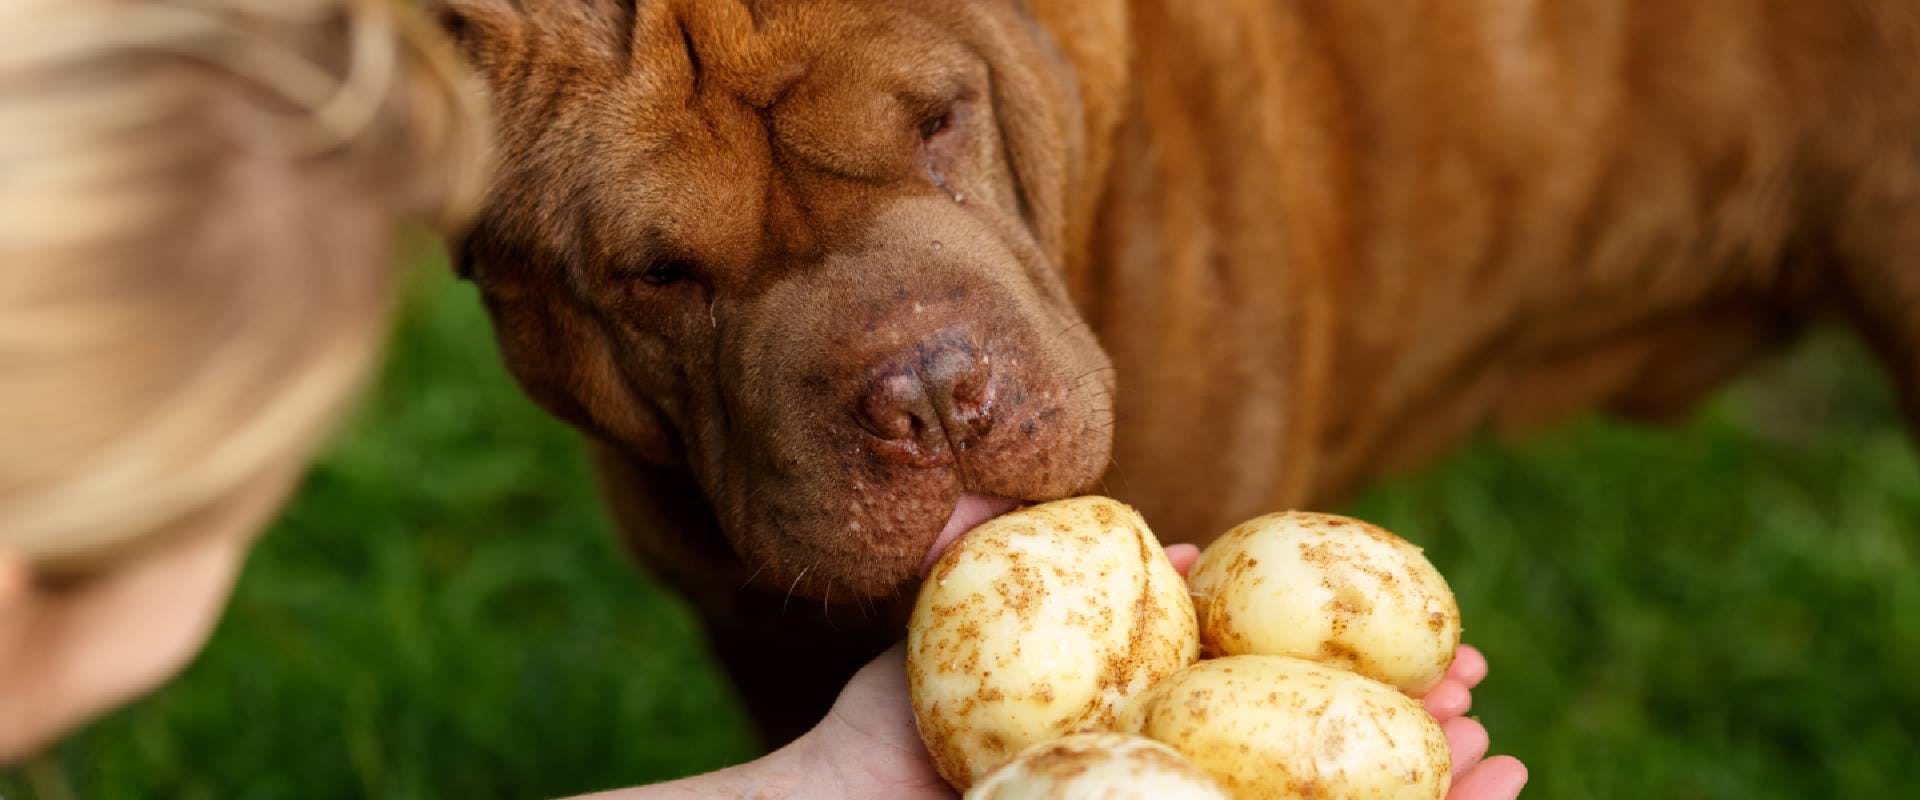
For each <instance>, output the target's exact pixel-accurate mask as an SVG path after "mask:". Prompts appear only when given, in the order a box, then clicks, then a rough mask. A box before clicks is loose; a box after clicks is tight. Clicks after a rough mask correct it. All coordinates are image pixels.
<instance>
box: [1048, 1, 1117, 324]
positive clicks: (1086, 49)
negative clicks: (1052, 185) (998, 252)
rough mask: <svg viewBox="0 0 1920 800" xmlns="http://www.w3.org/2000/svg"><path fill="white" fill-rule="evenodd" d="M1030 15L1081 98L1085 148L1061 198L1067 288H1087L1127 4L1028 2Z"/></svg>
mask: <svg viewBox="0 0 1920 800" xmlns="http://www.w3.org/2000/svg"><path fill="white" fill-rule="evenodd" d="M1024 5H1025V6H1026V10H1027V13H1028V15H1029V16H1030V17H1031V18H1032V20H1033V22H1034V24H1035V25H1037V26H1038V27H1039V28H1040V29H1041V30H1042V31H1044V32H1045V33H1046V34H1047V35H1049V36H1051V37H1052V38H1053V40H1054V41H1055V42H1057V43H1058V45H1059V48H1060V54H1061V55H1062V56H1064V57H1065V58H1066V60H1067V62H1068V63H1069V64H1070V65H1072V72H1073V79H1074V83H1075V86H1076V88H1077V89H1078V93H1079V97H1080V109H1081V128H1082V130H1084V131H1085V133H1084V135H1083V136H1082V141H1083V148H1084V149H1083V150H1082V152H1081V157H1080V158H1079V159H1078V160H1079V162H1080V163H1079V165H1078V167H1077V169H1076V170H1075V172H1076V173H1077V175H1078V177H1077V179H1075V180H1074V181H1073V182H1072V184H1071V185H1069V186H1068V194H1067V197H1066V198H1065V212H1066V220H1065V226H1066V227H1065V231H1064V235H1065V243H1066V251H1065V254H1064V256H1063V257H1064V259H1065V264H1064V267H1065V268H1066V272H1067V286H1068V287H1069V289H1071V290H1072V291H1073V292H1074V294H1075V295H1076V296H1079V295H1081V293H1082V292H1083V291H1085V290H1086V289H1087V286H1088V282H1089V276H1088V273H1087V270H1088V265H1089V263H1090V262H1091V258H1092V253H1091V252H1090V250H1091V241H1092V237H1093V225H1094V216H1095V214H1096V213H1097V212H1098V211H1099V208H1098V205H1099V198H1100V195H1101V193H1102V192H1103V191H1105V188H1106V187H1105V185H1104V179H1105V177H1106V174H1107V167H1108V166H1109V165H1111V164H1112V161H1113V148H1114V139H1115V136H1116V135H1117V133H1118V131H1119V128H1120V120H1121V118H1122V117H1123V115H1124V114H1125V113H1126V105H1127V82H1128V78H1129V70H1128V67H1129V65H1130V64H1131V63H1132V44H1131V42H1132V36H1131V33H1130V27H1129V25H1128V14H1127V3H1126V0H1026V2H1025V3H1024Z"/></svg>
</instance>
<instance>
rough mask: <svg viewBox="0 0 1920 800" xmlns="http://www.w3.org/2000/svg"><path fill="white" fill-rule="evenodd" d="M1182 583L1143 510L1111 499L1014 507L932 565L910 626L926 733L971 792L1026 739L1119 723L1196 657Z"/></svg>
mask: <svg viewBox="0 0 1920 800" xmlns="http://www.w3.org/2000/svg"><path fill="white" fill-rule="evenodd" d="M1198 655H1199V634H1198V631H1197V629H1196V627H1195V622H1194V614H1193V604H1192V601H1191V600H1190V599H1189V597H1188V596H1187V588H1186V585H1185V583H1184V582H1183V581H1182V580H1181V579H1180V575H1179V574H1178V573H1176V572H1174V570H1173V565H1172V564H1171V563H1169V562H1168V561H1167V558H1166V555H1165V553H1164V552H1163V551H1162V550H1161V548H1160V543H1159V542H1158V541H1157V540H1156V539H1154V536H1153V533H1152V531H1150V530H1148V529H1147V526H1146V523H1145V522H1144V521H1143V520H1141V518H1140V515H1139V514H1138V513H1136V512H1135V511H1134V510H1133V509H1131V508H1128V507H1127V506H1125V505H1122V504H1120V503H1118V502H1115V501H1113V500H1109V499H1106V498H1103V497H1082V498H1074V499H1071V500H1062V501H1058V502H1053V503H1046V504H1042V505H1038V506H1034V507H1031V508H1028V509H1024V510H1020V511H1016V512H1013V513H1011V514H1006V515H1003V516H1001V517H999V518H997V519H994V520H991V521H989V522H987V523H985V524H983V525H981V526H980V527H978V528H975V529H974V530H973V531H972V532H970V533H968V534H967V535H966V536H964V537H962V538H961V539H960V541H958V542H956V543H954V544H953V546H952V547H950V548H949V549H948V550H947V552H946V553H944V554H942V556H941V557H940V560H939V561H938V562H937V563H935V564H934V567H933V570H932V573H931V574H930V575H929V576H928V578H927V581H926V583H925V585H923V586H922V587H921V590H920V596H919V598H918V600H917V601H916V603H915V605H914V610H913V617H912V619H911V620H910V621H909V623H908V631H907V682H908V688H909V691H910V693H911V695H912V701H913V711H914V720H915V723H916V724H917V725H918V726H919V729H920V738H921V739H922V740H923V741H924V742H925V743H926V745H927V751H928V753H929V754H930V755H931V756H932V757H933V763H934V766H935V767H936V768H937V769H938V770H939V772H940V775H941V777H943V778H945V779H946V780H947V782H948V783H950V784H952V785H953V786H954V787H955V788H957V789H962V790H964V789H965V788H967V787H968V786H969V785H971V784H972V783H973V782H974V781H976V780H978V779H979V778H980V777H981V776H983V775H985V774H986V773H987V772H988V771H990V770H992V769H993V768H995V767H998V766H1000V765H1001V764H1004V763H1006V762H1007V761H1009V760H1011V759H1012V758H1013V756H1014V755H1015V754H1016V753H1018V752H1020V751H1021V750H1023V749H1025V748H1027V747H1029V746H1031V745H1033V744H1036V743H1039V742H1042V741H1047V740H1050V739H1056V738H1059V737H1061V736H1063V735H1066V734H1069V733H1074V732H1079V731H1088V730H1109V729H1111V728H1112V727H1113V726H1114V725H1115V724H1116V723H1117V721H1118V718H1119V714H1120V712H1121V711H1122V710H1123V709H1124V707H1125V705H1126V704H1127V703H1128V701H1130V700H1131V699H1132V698H1134V697H1136V696H1138V695H1139V694H1141V693H1143V692H1145V691H1146V690H1147V689H1148V688H1149V687H1150V686H1152V685H1153V684H1154V683H1156V682H1158V681H1159V680H1160V679H1162V678H1165V677H1166V676H1168V675H1171V674H1173V673H1174V672H1176V671H1178V670H1180V669H1181V668H1183V667H1185V666H1187V665H1188V664H1191V663H1193V662H1194V660H1195V659H1196V658H1197V657H1198Z"/></svg>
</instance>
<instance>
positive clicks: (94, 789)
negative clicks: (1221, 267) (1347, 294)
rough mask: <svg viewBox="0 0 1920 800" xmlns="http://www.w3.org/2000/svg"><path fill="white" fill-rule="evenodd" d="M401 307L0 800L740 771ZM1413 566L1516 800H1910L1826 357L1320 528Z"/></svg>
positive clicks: (556, 477) (1433, 477) (1505, 453)
mask: <svg viewBox="0 0 1920 800" xmlns="http://www.w3.org/2000/svg"><path fill="white" fill-rule="evenodd" d="M419 261H420V262H421V263H420V264H419V265H418V266H417V267H416V268H415V269H413V270H412V271H411V272H410V273H409V277H410V282H411V284H412V285H411V287H410V289H409V292H408V296H409V303H408V308H407V312H406V314H405V316H404V318H403V319H402V320H401V322H400V325H399V329H398V336H397V338H396V339H395V340H394V343H393V345H392V348H391V352H390V358H389V361H388V367H387V369H386V372H385V377H384V379H383V380H382V382H381V383H380V385H379V386H378V387H377V389H376V391H375V392H374V393H373V394H372V395H371V396H370V397H369V398H368V399H367V401H366V402H365V403H364V404H363V407H362V410H361V412H360V413H359V414H358V416H357V419H356V420H355V422H354V424H353V425H352V426H351V428H350V429H349V431H348V432H347V434H346V435H344V436H342V437H340V438H339V439H338V440H337V442H336V443H335V445H334V446H333V447H332V448H331V450H330V451H329V454H328V455H327V457H326V458H325V459H324V460H323V461H321V462H320V463H319V465H318V466H317V467H316V468H315V469H314V470H313V471H312V473H311V474H310V476H309V477H308V479H307V482H306V485H305V487H304V489H303V490H302V492H301V494H300V496H299V499H298V501H297V502H296V503H295V504H294V505H293V506H292V507H291V509H290V510H289V511H288V513H286V515H285V516H284V517H282V519H281V520H280V522H279V523H278V524H277V525H276V526H275V527H274V529H273V530H272V532H271V533H270V534H268V536H267V537H266V539H265V541H264V542H263V543H262V545H261V546H260V547H259V548H258V549H257V550H256V551H255V555H254V557H253V559H252V561H251V562H250V564H249V566H248V568H247V571H246V574H245V576H244V577H243V579H242V581H241V583H240V586H239V589H238V592H237V595H236V597H235V601H234V603H233V605H232V606H231V608H230V609H229V610H228V612H227V614H226V617H225V619H224V621H223V622H222V623H221V625H220V627H219V629H218V631H217V632H216V634H215V636H214V639H213V641H212V644H211V646H210V647H209V648H208V649H207V651H206V652H205V654H203V655H202V656H201V657H200V658H199V660H198V661H197V662H195V663H194V665H193V666H192V667H191V668H190V669H188V671H187V672H186V673H185V674H184V675H183V676H182V677H181V678H180V679H179V680H177V681H175V682H174V683H173V684H172V685H170V686H169V687H167V688H166V689H164V690H162V691H161V692H159V693H158V694H156V695H154V696H152V697H150V698H147V699H145V700H142V701H140V702H138V703H136V704H134V705H133V706H131V707H129V708H127V709H125V710H123V711H120V712H118V713H116V714H114V715H113V716H111V717H109V718H107V719H105V720H103V721H101V722H98V723H96V724H94V725H92V726H90V727H89V728H87V729H86V730H85V731H83V732H82V733H80V734H79V735H76V736H74V737H72V738H71V739H69V740H68V741H67V742H66V743H65V744H63V745H62V746H61V748H60V749H59V750H58V751H57V752H54V753H52V754H50V755H49V756H47V757H44V758H42V759H40V760H39V761H37V762H34V763H32V764H30V765H28V766H25V767H23V768H20V769H17V770H14V771H11V772H0V797H4V798H7V799H8V800H15V799H17V798H47V799H48V800H55V799H58V800H64V799H65V798H70V797H77V798H122V797H141V798H146V797H168V798H216V797H217V798H307V797H324V798H334V797H358V796H365V797H381V798H429V797H433V798H437V797H466V798H483V797H502V798H535V797H550V796H555V795H563V794H569V793H578V792H585V791H590V790H597V789H606V788H612V787H618V786H625V785H632V784H639V783H646V782H651V781H657V780H661V779H665V778H671V777H676V776H680V775H685V774H689V773H695V772H701V771H705V770H709V769H712V768H715V767H719V766H722V765H725V764H729V763H733V762H737V761H739V760H742V759H744V758H746V757H748V756H750V755H751V754H752V743H751V740H750V738H749V735H748V729H747V726H746V722H745V718H744V716H743V714H742V712H741V710H740V709H739V707H738V706H737V704H736V701H735V699H734V698H733V697H732V695H731V694H730V690H729V689H728V688H727V687H726V686H725V685H723V684H722V682H721V681H720V680H719V679H718V677H717V675H716V670H715V667H714V666H713V665H712V663H711V662H710V659H709V657H708V655H707V653H706V652H705V651H704V649H703V645H702V644H701V641H700V638H699V631H698V630H697V628H696V627H695V624H694V623H693V621H692V620H691V618H690V617H689V614H688V611H687V609H686V607H685V606H684V605H683V604H682V603H681V602H680V601H679V600H678V599H676V598H674V597H672V596H671V595H669V594H667V593H666V592H664V591H663V590H662V589H660V588H658V587H656V586H655V585H653V584H652V583H651V582H650V581H649V580H648V579H647V578H646V577H645V575H644V574H642V573H639V572H637V571H636V570H635V569H634V568H633V567H632V566H631V565H630V564H629V563H628V562H627V561H626V560H625V557H624V556H623V555H622V554H621V553H620V552H619V551H618V549H617V548H616V546H615V544H614V543H613V541H612V539H611V537H610V535H609V533H608V530H609V529H608V524H607V522H606V520H605V519H604V517H603V516H602V514H601V511H600V507H599V504H598V502H597V501H596V499H595V494H594V489H593V486H592V481H591V478H590V474H589V471H588V469H587V467H586V463H585V459H584V457H583V455H582V453H581V452H580V448H579V447H578V446H577V445H576V442H575V439H574V436H573V435H572V434H571V433H569V432H568V431H567V430H566V429H564V428H562V427H561V425H560V424H559V423H557V422H554V421H552V420H551V419H549V418H548V417H547V416H545V415H544V414H542V413H540V412H539V411H537V410H536V409H535V408H534V407H533V406H532V405H531V404H530V403H528V402H527V401H526V400H524V399H523V398H522V396H521V395H520V394H519V392H518V390H517V389H516V388H515V387H514V386H513V384H512V383H511V381H510V379H509V378H508V376H507V375H506V373H505V371H504V370H503V369H502V367H501V365H500V361H499V358H498V356H497V355H496V353H495V351H494V345H493V342H492V339H491V334H490V332H489V330H488V328H487V324H486V321H485V318H484V316H483V314H482V312H481V310H480V308H479V304H478V302H477V300H476V298H475V296H474V292H473V290H472V288H471V287H469V286H466V285H463V284H458V283H455V282H454V281H453V280H452V279H451V278H449V277H448V275H447V271H446V269H445V267H444V266H443V265H442V264H441V263H439V261H438V259H437V257H430V258H422V259H419ZM1343 510H1344V511H1347V512H1349V513H1354V514H1357V515H1359V516H1363V517H1366V518H1369V519H1372V520H1374V521H1376V522H1380V523H1382V524H1385V525H1387V526H1388V527H1390V528H1392V529H1394V530H1396V531H1398V532H1399V533H1401V534H1402V535H1404V536H1406V537H1407V538H1409V539H1412V540H1414V541H1415V542H1416V543H1418V544H1421V545H1423V546H1425V547H1426V548H1427V549H1428V553H1429V554H1430V555H1431V556H1432V558H1433V560H1434V562H1435V563H1436V564H1437V565H1438V566H1439V567H1440V569H1441V571H1442V572H1444V573H1445V574H1446V576H1447V577H1448V579H1449V580H1450V581H1451V582H1452V584H1453V587H1454V589H1455V591H1456V592H1457V593H1458V594H1459V598H1460V602H1461V607H1462V612H1463V614H1464V616H1465V620H1466V629H1467V637H1468V639H1469V640H1470V641H1471V642H1473V643H1474V644H1476V645H1478V646H1480V647H1481V648H1482V649H1484V650H1485V651H1486V653H1487V655H1488V657H1489V658H1490V659H1491V661H1492V663H1493V674H1492V677H1491V678H1490V679H1489V680H1488V681H1487V682H1486V683H1485V684H1484V685H1483V686H1482V687H1481V689H1480V690H1479V691H1478V692H1477V693H1476V695H1475V703H1474V706H1475V713H1476V714H1477V715H1478V716H1479V717H1480V718H1481V719H1482V720H1483V721H1484V722H1485V723H1486V724H1487V727H1488V728H1489V729H1490V731H1491V732H1492V735H1493V749H1494V750H1495V751H1496V752H1507V753H1513V754H1515V755H1518V756H1520V757H1521V758H1523V759H1525V760H1526V761H1527V763H1528V764H1529V765H1530V767H1531V768H1532V774H1533V779H1532V783H1531V784H1530V786H1529V789H1528V793H1527V796H1529V797H1540V798H1589V797H1591V798H1620V797H1661V798H1696V797H1697V798H1735V797H1737V798H1804V797H1899V796H1910V792H1911V791H1912V787H1913V786H1914V785H1916V784H1920V759H1916V758H1915V757H1914V754H1915V753H1916V752H1920V680H1916V679H1915V676H1917V675H1920V581H1917V580H1915V577H1914V576H1915V574H1916V573H1915V569H1914V567H1915V555H1914V546H1915V538H1916V537H1915V536H1914V535H1913V531H1916V530H1920V460H1916V457H1915V453H1914V450H1913V448H1912V446H1911V445H1910V443H1909V439H1908V437H1907V433H1906V431H1905V430H1904V428H1903V426H1902V424H1901V421H1900V419H1899V417H1898V415H1897V414H1896V412H1895V409H1894V407H1893V402H1892V399H1891V396H1890V394H1889V390H1888V388H1887V386H1886V385H1885V383H1884V381H1883V380H1882V378H1881V377H1880V375H1879V373H1878V371H1877V369H1876V368H1875V367H1874V366H1873V365H1872V362H1871V360H1870V359H1869V358H1868V357H1867V355H1866V354H1865V353H1863V352H1862V350H1861V348H1860V347H1859V345H1858V344H1857V343H1856V342H1854V341H1853V340H1852V339H1851V338H1850V337H1848V336H1846V335H1844V334H1842V333H1839V332H1835V331H1823V332H1818V333H1816V334H1815V335H1813V336H1811V337H1809V339H1808V340H1807V341H1806V342H1805V343H1804V344H1803V345H1802V346H1800V347H1798V348H1796V349H1795V350H1794V351H1793V352H1792V353H1791V354H1789V355H1788V356H1787V357H1785V358H1782V359H1779V360H1777V361H1775V362H1773V363H1770V364H1768V365H1766V366H1765V367H1764V368H1763V369H1761V370H1758V371H1757V372H1756V373H1754V374H1753V375H1751V376H1750V377H1749V378H1747V379H1746V380H1744V381H1743V382H1741V384H1740V385H1738V386H1737V387H1735V388H1734V389H1732V390H1730V391H1727V392H1725V393H1723V394H1722V395H1721V396H1719V397H1718V398H1716V399H1715V400H1714V401H1713V402H1712V403H1711V404H1710V405H1709V406H1707V407H1706V408H1703V409H1702V410H1701V411H1700V412H1699V413H1698V414H1696V415H1694V416H1693V417H1692V418H1690V419H1689V420H1687V421H1686V422H1685V423H1684V424H1681V425H1679V426H1676V427H1673V428H1649V427H1643V426H1637V425H1633V424H1627V423H1623V422H1619V421H1615V420H1608V419H1604V418H1589V419H1585V420H1581V421H1579V422H1576V423H1575V424H1573V425H1571V426H1569V427H1567V428H1564V429H1561V430H1559V431H1557V432H1554V433H1551V434H1549V435H1546V436H1543V437H1540V438H1536V439H1530V440H1528V441H1526V442H1524V443H1522V444H1519V445H1513V446H1509V445H1502V444H1499V443H1494V442H1481V443H1478V444H1476V445H1474V446H1472V447H1470V448H1469V449H1467V450H1466V451H1465V452H1462V453H1459V454H1456V455H1455V456H1454V457H1452V458H1450V459H1449V460H1447V461H1445V462H1443V463H1440V464H1438V465H1436V466H1434V467H1432V468H1430V469H1427V470H1424V471H1422V472H1420V473H1418V474H1414V475H1409V476H1406V477H1403V478H1401V479H1398V480H1395V481H1393V482H1390V483H1388V484H1386V485H1383V486H1380V487H1378V488H1377V489H1375V490H1374V491H1372V492H1370V493H1368V494H1367V495H1366V496H1365V497H1364V498H1363V499H1362V500H1360V501H1359V502H1358V503H1357V504H1356V505H1354V506H1352V507H1350V508H1347V509H1343Z"/></svg>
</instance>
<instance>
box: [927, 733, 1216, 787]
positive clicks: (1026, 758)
mask: <svg viewBox="0 0 1920 800" xmlns="http://www.w3.org/2000/svg"><path fill="white" fill-rule="evenodd" d="M965 800H1227V793H1226V792H1224V791H1221V789H1220V786H1219V784H1217V783H1214V781H1213V779H1212V778H1210V777H1207V773H1205V772H1202V771H1200V768H1199V767H1196V766H1194V765H1193V763H1192V762H1190V761H1188V760H1187V759H1186V757H1185V756H1182V755H1180V754H1179V753H1176V752H1174V751H1173V749H1172V748H1169V747H1167V746H1166V745H1164V744H1161V743H1159V742H1156V741H1154V740H1152V739H1147V738H1143V737H1139V736H1124V735H1121V734H1117V733H1081V734H1075V735H1072V736H1068V737H1066V738H1063V739H1055V740H1053V741H1051V742H1042V743H1040V744H1036V745H1034V746H1032V747H1029V748H1027V749H1026V750H1024V751H1022V752H1021V753H1020V754H1019V755H1018V756H1016V757H1015V758H1014V759H1013V761H1012V762H1010V763H1008V764H1007V765H1006V766H1003V767H1001V768H999V769H996V770H994V771H993V772H991V773H988V774H987V777H986V778H984V779H982V780H981V781H980V782H979V783H976V784H974V786H973V788H972V789H969V790H967V796H966V798H965Z"/></svg>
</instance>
